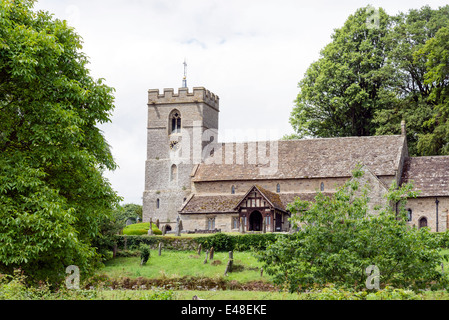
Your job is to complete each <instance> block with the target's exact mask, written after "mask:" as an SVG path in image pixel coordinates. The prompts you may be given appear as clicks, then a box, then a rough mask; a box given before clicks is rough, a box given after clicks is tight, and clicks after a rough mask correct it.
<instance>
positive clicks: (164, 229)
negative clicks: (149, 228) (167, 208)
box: [162, 224, 167, 236]
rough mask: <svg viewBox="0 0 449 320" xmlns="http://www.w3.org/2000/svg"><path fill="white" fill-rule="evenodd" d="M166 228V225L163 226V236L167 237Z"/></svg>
mask: <svg viewBox="0 0 449 320" xmlns="http://www.w3.org/2000/svg"><path fill="white" fill-rule="evenodd" d="M166 229H167V228H166V226H165V224H164V225H163V226H162V235H163V236H165V232H166Z"/></svg>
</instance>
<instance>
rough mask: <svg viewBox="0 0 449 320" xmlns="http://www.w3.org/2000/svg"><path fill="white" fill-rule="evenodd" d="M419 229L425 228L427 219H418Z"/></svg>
mask: <svg viewBox="0 0 449 320" xmlns="http://www.w3.org/2000/svg"><path fill="white" fill-rule="evenodd" d="M418 224H419V228H420V229H421V228H423V227H427V218H426V217H422V218H421V219H419V222H418Z"/></svg>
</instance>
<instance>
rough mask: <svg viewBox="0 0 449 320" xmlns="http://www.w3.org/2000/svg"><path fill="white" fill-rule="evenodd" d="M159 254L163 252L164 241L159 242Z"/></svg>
mask: <svg viewBox="0 0 449 320" xmlns="http://www.w3.org/2000/svg"><path fill="white" fill-rule="evenodd" d="M158 254H159V256H160V255H161V254H162V242H159V246H158Z"/></svg>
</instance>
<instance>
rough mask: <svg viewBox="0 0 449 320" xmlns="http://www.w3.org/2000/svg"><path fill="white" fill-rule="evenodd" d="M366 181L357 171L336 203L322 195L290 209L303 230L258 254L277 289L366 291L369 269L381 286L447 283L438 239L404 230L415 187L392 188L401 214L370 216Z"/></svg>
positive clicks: (388, 210) (423, 232) (392, 198)
mask: <svg viewBox="0 0 449 320" xmlns="http://www.w3.org/2000/svg"><path fill="white" fill-rule="evenodd" d="M362 175H363V171H361V170H360V169H357V170H355V171H354V173H353V179H351V180H350V181H348V182H347V183H346V184H345V185H344V186H342V187H341V188H339V189H338V191H337V192H336V194H335V195H334V196H333V197H327V196H324V195H323V194H322V193H318V194H317V196H316V198H315V202H308V201H301V200H300V199H299V198H297V199H296V200H295V201H294V202H293V203H291V204H289V205H288V209H289V211H290V212H292V218H291V222H292V224H293V225H295V226H297V225H300V226H301V228H302V230H301V231H299V232H297V233H295V234H294V235H293V236H292V237H280V238H279V239H278V240H277V241H276V242H275V243H274V244H273V245H271V246H269V247H268V248H267V250H266V251H263V252H261V253H260V254H259V259H260V260H261V261H262V262H263V263H264V265H263V268H264V270H266V271H267V273H268V274H270V275H272V276H273V277H274V282H275V283H277V284H279V285H283V286H285V287H286V288H287V289H288V290H289V291H290V292H295V291H302V290H306V289H311V288H315V287H325V286H326V284H329V283H332V284H335V285H336V286H338V287H348V288H353V289H365V283H366V279H367V275H366V273H365V272H366V268H367V267H368V266H370V265H376V266H377V267H378V268H379V270H380V285H381V286H385V285H393V286H395V287H409V286H411V287H413V288H422V287H425V286H426V285H430V284H431V283H438V284H446V283H447V276H445V275H443V274H442V273H441V272H440V271H438V268H437V267H438V266H439V264H440V263H441V260H442V256H441V255H440V254H439V252H438V249H437V241H436V240H435V238H434V237H433V236H432V234H431V233H430V231H429V230H428V229H427V228H421V229H416V228H411V227H408V226H407V224H406V210H405V201H406V199H407V198H409V197H413V196H415V195H416V194H415V193H414V192H413V191H412V186H411V185H410V184H408V185H405V186H402V187H400V188H396V186H394V185H393V186H392V187H391V189H390V192H389V194H388V199H389V200H390V201H391V203H393V204H394V203H398V204H399V205H398V213H397V214H396V213H395V212H394V210H393V209H392V208H391V207H389V206H387V207H386V208H381V209H379V211H378V212H377V213H376V214H370V213H369V212H368V210H367V202H368V197H367V186H363V185H361V184H360V177H362ZM356 195H358V196H356Z"/></svg>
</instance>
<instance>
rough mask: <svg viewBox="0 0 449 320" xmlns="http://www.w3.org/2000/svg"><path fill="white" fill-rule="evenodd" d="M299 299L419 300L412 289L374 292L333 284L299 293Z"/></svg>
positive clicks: (385, 289) (387, 289)
mask: <svg viewBox="0 0 449 320" xmlns="http://www.w3.org/2000/svg"><path fill="white" fill-rule="evenodd" d="M300 299H301V300H421V298H420V296H419V295H417V294H416V293H415V292H413V291H412V290H404V289H394V288H391V287H385V288H384V289H381V290H377V291H376V292H369V291H353V290H346V289H342V288H336V287H335V286H333V285H329V286H326V287H325V288H323V289H319V290H312V291H309V292H307V293H302V294H301V295H300Z"/></svg>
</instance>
